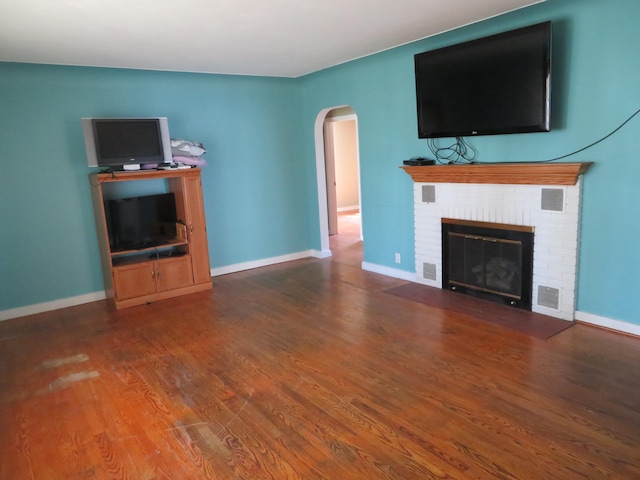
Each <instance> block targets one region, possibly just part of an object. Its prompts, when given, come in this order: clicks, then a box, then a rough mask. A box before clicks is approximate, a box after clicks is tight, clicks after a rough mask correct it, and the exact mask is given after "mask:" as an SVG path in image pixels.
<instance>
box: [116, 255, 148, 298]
mask: <svg viewBox="0 0 640 480" xmlns="http://www.w3.org/2000/svg"><path fill="white" fill-rule="evenodd" d="M113 286H114V291H115V296H116V300H117V301H121V300H127V299H129V298H134V297H141V296H143V295H151V294H154V293H156V278H155V269H154V264H153V262H145V263H135V264H131V265H122V266H118V267H113Z"/></svg>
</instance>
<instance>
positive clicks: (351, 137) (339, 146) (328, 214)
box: [314, 106, 363, 257]
mask: <svg viewBox="0 0 640 480" xmlns="http://www.w3.org/2000/svg"><path fill="white" fill-rule="evenodd" d="M357 131H358V129H357V116H356V113H355V111H354V110H353V109H352V108H351V107H349V106H338V107H332V108H326V109H323V110H321V111H320V113H319V114H318V116H317V117H316V123H315V132H314V134H315V146H316V173H317V175H316V177H317V181H318V208H319V220H320V242H321V255H322V257H327V256H330V255H331V246H330V242H329V236H330V235H332V234H334V233H338V234H339V231H338V228H337V216H338V214H339V213H340V212H343V213H348V211H353V210H357V219H358V222H359V219H360V218H362V217H361V212H362V202H361V195H360V159H359V148H358V135H357ZM342 218H344V217H342ZM353 218H355V216H353ZM349 221H353V220H352V219H350V220H349ZM358 227H359V235H360V240H362V238H363V237H362V228H361V224H359V225H358Z"/></svg>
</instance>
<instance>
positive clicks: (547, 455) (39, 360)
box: [0, 239, 640, 480]
mask: <svg viewBox="0 0 640 480" xmlns="http://www.w3.org/2000/svg"><path fill="white" fill-rule="evenodd" d="M336 240H337V239H336ZM340 258H343V259H344V258H352V257H350V256H348V255H347V256H345V257H340V255H334V258H333V259H324V260H317V259H308V260H301V261H296V262H290V263H287V264H280V265H275V266H271V267H266V268H261V269H255V270H251V271H246V272H241V273H236V274H231V275H226V276H220V277H216V278H214V279H213V283H214V289H213V291H211V292H203V293H198V294H194V295H190V296H187V297H181V298H176V299H171V300H165V301H160V302H156V303H153V304H150V305H144V306H140V307H133V308H130V309H125V310H121V311H115V310H113V309H111V308H108V307H107V306H106V303H105V302H95V303H91V304H87V305H82V306H78V307H73V308H68V309H64V310H58V311H55V312H50V313H46V314H41V315H34V316H32V317H26V318H20V319H14V320H8V321H5V322H0V447H1V451H0V464H1V466H0V478H2V479H10V480H21V479H111V478H114V479H134V480H139V479H200V478H203V479H206V478H209V479H327V480H340V479H429V478H435V479H563V480H571V479H636V478H640V449H639V447H638V445H639V443H640V373H639V368H638V366H639V365H640V339H638V338H633V337H630V336H625V335H620V334H616V333H613V332H608V331H604V330H599V329H595V328H592V327H589V326H585V325H576V326H574V327H573V328H570V329H568V330H566V331H564V332H562V333H560V334H558V335H556V336H554V337H552V338H550V339H548V340H539V339H535V338H531V337H528V336H525V335H522V334H518V333H514V332H512V331H510V330H505V329H503V328H501V327H498V326H492V325H489V324H487V323H484V322H479V321H477V320H474V319H473V318H472V317H470V316H466V315H461V314H453V313H450V312H447V311H444V310H440V309H438V308H434V307H430V306H428V305H424V304H421V303H418V302H413V301H410V300H406V299H402V298H399V297H396V296H392V295H388V294H385V293H384V292H383V290H385V289H387V288H389V287H391V286H393V285H397V284H399V283H402V282H401V281H399V280H396V279H392V278H388V277H384V276H380V275H376V274H373V273H370V272H365V271H362V270H361V269H360V268H359V266H353V265H351V264H349V261H345V260H343V261H340V260H339V259H340Z"/></svg>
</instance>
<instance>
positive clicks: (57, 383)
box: [39, 370, 100, 395]
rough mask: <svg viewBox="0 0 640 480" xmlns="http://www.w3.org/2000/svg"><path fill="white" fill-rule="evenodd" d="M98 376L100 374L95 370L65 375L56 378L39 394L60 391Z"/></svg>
mask: <svg viewBox="0 0 640 480" xmlns="http://www.w3.org/2000/svg"><path fill="white" fill-rule="evenodd" d="M99 376H100V373H99V372H97V371H96V370H91V371H88V372H77V373H71V374H69V375H65V376H64V377H60V378H56V379H55V380H54V381H53V382H51V383H50V384H49V385H47V386H46V387H45V388H43V389H42V390H40V392H39V393H40V394H41V395H42V394H45V393H48V392H54V391H56V390H60V389H61V388H66V387H68V386H69V385H71V384H72V383H76V382H80V381H82V380H88V379H90V378H98V377H99Z"/></svg>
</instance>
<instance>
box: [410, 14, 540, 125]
mask: <svg viewBox="0 0 640 480" xmlns="http://www.w3.org/2000/svg"><path fill="white" fill-rule="evenodd" d="M414 60H415V81H416V101H417V109H418V137H419V138H440V137H464V136H472V135H496V134H506V133H528V132H547V131H549V130H550V93H551V22H544V23H540V24H536V25H531V26H528V27H524V28H519V29H517V30H511V31H508V32H504V33H499V34H497V35H492V36H488V37H484V38H480V39H476V40H472V41H468V42H464V43H460V44H457V45H452V46H448V47H444V48H440V49H437V50H431V51H427V52H424V53H420V54H417V55H415V57H414Z"/></svg>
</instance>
